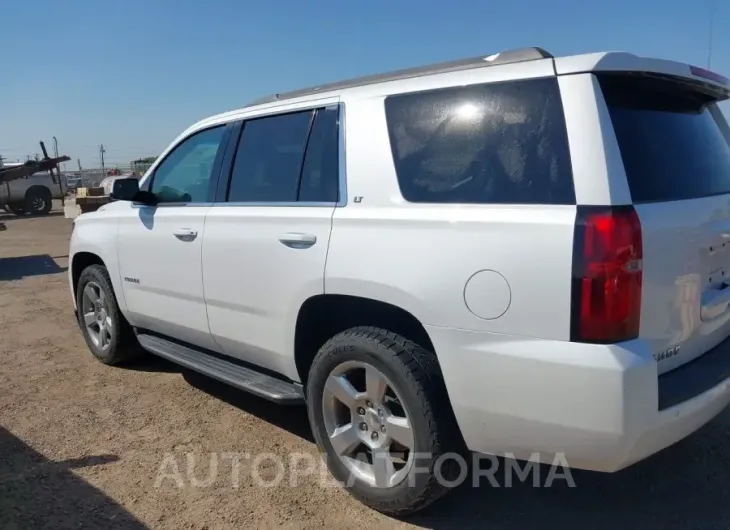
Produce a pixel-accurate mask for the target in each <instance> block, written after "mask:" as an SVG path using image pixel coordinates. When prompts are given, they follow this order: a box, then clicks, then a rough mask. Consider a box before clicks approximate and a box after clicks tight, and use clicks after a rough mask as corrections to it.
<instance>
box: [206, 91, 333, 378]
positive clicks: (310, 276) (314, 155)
mask: <svg viewBox="0 0 730 530" xmlns="http://www.w3.org/2000/svg"><path fill="white" fill-rule="evenodd" d="M338 122H339V108H338V106H337V104H334V105H333V106H330V107H319V108H309V109H303V110H297V111H292V112H288V113H285V114H277V115H272V116H264V117H258V118H253V119H249V120H246V121H245V122H244V123H243V128H242V131H241V133H240V140H239V142H238V145H237V147H236V148H235V149H234V151H235V158H234V162H233V166H232V171H231V176H230V182H229V183H228V187H227V190H226V189H224V190H223V193H224V196H223V197H222V199H223V200H221V201H220V202H216V204H215V205H214V206H213V207H212V208H211V209H210V211H209V212H208V215H207V218H206V223H205V234H204V238H203V280H204V285H205V300H206V304H207V310H208V321H209V324H210V331H211V333H212V336H213V337H214V339H215V340H216V342H217V343H218V344H219V345H220V346H221V348H222V349H223V351H224V352H225V353H226V354H228V355H231V356H234V357H237V358H240V359H243V360H245V361H248V362H251V363H254V364H257V365H259V366H262V367H264V368H268V369H271V370H274V371H277V372H279V373H283V374H285V375H287V376H288V377H291V378H296V377H297V374H296V369H295V368H294V363H293V341H294V329H295V326H296V319H297V315H298V312H299V309H300V308H301V306H302V304H303V303H304V302H305V301H306V300H307V299H308V298H310V297H312V296H315V295H318V294H323V293H324V268H325V261H326V259H327V249H328V245H329V238H330V231H331V227H332V214H333V212H334V209H335V205H336V203H337V201H338V198H339V195H338V194H339V189H338V174H339V171H338ZM224 188H225V186H224Z"/></svg>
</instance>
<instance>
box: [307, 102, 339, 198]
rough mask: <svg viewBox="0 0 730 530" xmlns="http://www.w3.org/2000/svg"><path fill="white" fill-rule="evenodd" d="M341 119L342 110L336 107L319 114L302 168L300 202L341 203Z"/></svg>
mask: <svg viewBox="0 0 730 530" xmlns="http://www.w3.org/2000/svg"><path fill="white" fill-rule="evenodd" d="M338 116H339V109H338V108H336V107H335V108H327V109H320V110H318V111H317V115H316V116H315V118H314V124H313V125H312V132H311V133H310V134H309V143H308V144H307V154H306V155H305V157H304V166H303V167H302V181H301V184H300V185H299V200H300V201H309V202H337V200H338V187H339V183H338V175H339V160H338V156H337V153H338V148H339V142H338V137H337V134H338V132H337V123H338Z"/></svg>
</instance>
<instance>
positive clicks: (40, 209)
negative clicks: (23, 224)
mask: <svg viewBox="0 0 730 530" xmlns="http://www.w3.org/2000/svg"><path fill="white" fill-rule="evenodd" d="M52 206H53V198H52V197H51V192H50V190H49V189H48V188H43V187H34V188H31V189H30V190H28V193H26V195H25V210H26V211H27V212H30V213H31V214H32V215H45V214H47V213H48V212H50V211H51V207H52Z"/></svg>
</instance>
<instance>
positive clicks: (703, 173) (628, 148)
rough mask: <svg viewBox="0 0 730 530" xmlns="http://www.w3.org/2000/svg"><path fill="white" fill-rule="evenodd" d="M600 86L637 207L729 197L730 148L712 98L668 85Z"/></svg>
mask: <svg viewBox="0 0 730 530" xmlns="http://www.w3.org/2000/svg"><path fill="white" fill-rule="evenodd" d="M600 81H601V88H602V89H603V94H604V97H605V99H606V103H607V105H608V110H609V113H610V115H611V121H612V122H613V128H614V131H615V132H616V139H617V140H618V145H619V149H620V150H621V157H622V159H623V163H624V168H625V170H626V178H627V180H628V184H629V189H630V191H631V199H632V201H633V202H635V203H638V202H651V201H671V200H680V199H693V198H698V197H707V196H710V195H717V194H720V193H730V144H729V143H728V140H727V138H726V137H725V136H724V135H723V132H722V130H721V127H720V123H718V120H724V118H723V117H722V116H721V115H720V113H719V112H717V113H715V116H713V113H712V112H710V108H708V107H707V104H708V103H711V101H712V100H711V97H710V96H709V95H704V94H702V93H701V92H698V91H697V90H695V89H693V88H692V87H691V86H689V85H686V84H683V83H679V82H678V81H671V80H669V79H660V78H646V77H644V78H639V77H634V76H629V75H614V76H602V77H601V78H600ZM722 125H725V123H722Z"/></svg>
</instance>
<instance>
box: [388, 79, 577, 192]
mask: <svg viewBox="0 0 730 530" xmlns="http://www.w3.org/2000/svg"><path fill="white" fill-rule="evenodd" d="M385 112H386V118H387V122H388V133H389V136H390V145H391V149H392V152H393V161H394V163H395V169H396V173H397V175H398V184H399V186H400V190H401V193H402V195H403V197H404V198H405V199H406V200H407V201H410V202H426V203H480V204H575V190H574V188H573V176H572V173H571V167H570V154H569V150H568V141H567V133H566V130H565V118H564V115H563V107H562V103H561V100H560V90H559V88H558V84H557V79H555V78H548V79H531V80H525V81H512V82H507V83H495V84H488V85H471V86H467V87H454V88H448V89H441V90H434V91H428V92H417V93H410V94H402V95H396V96H390V97H388V98H386V100H385Z"/></svg>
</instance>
